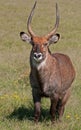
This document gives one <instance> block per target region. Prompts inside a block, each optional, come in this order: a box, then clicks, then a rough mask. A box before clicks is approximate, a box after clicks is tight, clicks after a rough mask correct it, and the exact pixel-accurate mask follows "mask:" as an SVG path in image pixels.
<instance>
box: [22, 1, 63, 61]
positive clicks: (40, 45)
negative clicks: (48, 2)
mask: <svg viewBox="0 0 81 130" xmlns="http://www.w3.org/2000/svg"><path fill="white" fill-rule="evenodd" d="M36 3H37V2H35V4H34V6H33V8H32V10H31V12H30V15H29V18H28V21H27V30H28V33H29V34H30V35H28V34H27V33H25V32H20V37H21V39H22V40H23V41H26V42H29V43H31V45H32V53H33V59H34V60H35V61H36V62H41V61H43V60H44V59H45V57H46V54H47V53H48V52H49V45H50V44H52V43H56V42H57V41H58V40H59V38H60V34H57V33H56V31H57V28H58V26H59V12H58V5H57V3H56V23H55V26H54V28H53V29H52V31H51V32H50V33H48V34H47V35H45V36H42V37H39V36H37V35H36V34H35V33H34V32H33V31H32V28H31V25H30V24H31V20H32V16H33V14H34V9H35V7H36Z"/></svg>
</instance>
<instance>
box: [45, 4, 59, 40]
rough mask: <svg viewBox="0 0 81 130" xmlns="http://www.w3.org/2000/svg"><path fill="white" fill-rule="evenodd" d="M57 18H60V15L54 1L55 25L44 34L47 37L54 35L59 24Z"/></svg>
mask: <svg viewBox="0 0 81 130" xmlns="http://www.w3.org/2000/svg"><path fill="white" fill-rule="evenodd" d="M59 19H60V17H59V11H58V5H57V3H56V23H55V27H54V29H53V30H52V31H51V32H50V33H48V34H47V35H46V36H45V37H46V38H47V39H49V38H50V37H51V36H52V35H54V34H55V33H56V31H57V28H58V26H59Z"/></svg>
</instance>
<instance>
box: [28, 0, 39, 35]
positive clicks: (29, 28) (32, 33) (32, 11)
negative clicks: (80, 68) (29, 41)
mask: <svg viewBox="0 0 81 130" xmlns="http://www.w3.org/2000/svg"><path fill="white" fill-rule="evenodd" d="M36 3H37V1H35V4H34V6H33V8H32V10H31V12H30V15H29V17H28V21H27V29H28V32H29V34H30V35H31V36H35V34H34V32H33V31H32V29H31V26H30V24H31V20H32V16H33V14H34V9H35V7H36Z"/></svg>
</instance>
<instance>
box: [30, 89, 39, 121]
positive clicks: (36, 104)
mask: <svg viewBox="0 0 81 130" xmlns="http://www.w3.org/2000/svg"><path fill="white" fill-rule="evenodd" d="M32 93H33V101H34V113H35V114H34V121H35V122H36V123H37V122H38V121H39V118H40V113H41V105H40V102H41V97H40V95H39V93H38V91H37V90H36V89H33V91H32Z"/></svg>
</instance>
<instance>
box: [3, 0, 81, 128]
mask: <svg viewBox="0 0 81 130" xmlns="http://www.w3.org/2000/svg"><path fill="white" fill-rule="evenodd" d="M56 2H57V3H58V5H59V10H60V17H61V18H60V26H59V29H58V32H59V33H60V34H61V39H60V41H59V42H58V43H57V44H56V45H52V46H51V47H50V49H51V51H52V52H61V53H64V54H67V55H69V56H70V58H71V60H72V62H73V64H74V66H75V69H76V79H75V82H74V83H73V84H72V94H71V97H70V99H69V101H68V103H67V105H66V110H65V113H64V116H63V121H62V122H61V123H56V124H55V125H53V126H52V125H51V121H50V115H49V106H50V101H49V99H43V100H42V116H41V119H40V121H39V123H38V125H34V122H33V102H32V96H31V87H30V83H29V72H30V67H29V54H30V50H31V46H30V45H29V44H27V43H23V42H22V41H21V39H20V37H19V33H20V31H27V29H26V21H27V17H28V15H29V13H30V10H31V8H32V6H33V4H34V0H0V130H35V129H37V130H50V129H51V130H54V129H55V130H80V129H81V1H80V0H68V1H64V0H57V1H56V0H38V3H37V8H36V10H35V15H34V18H33V21H32V28H33V30H34V31H35V33H37V34H38V35H44V34H46V33H48V32H49V31H50V30H51V29H52V27H53V25H54V23H55V3H56Z"/></svg>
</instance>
